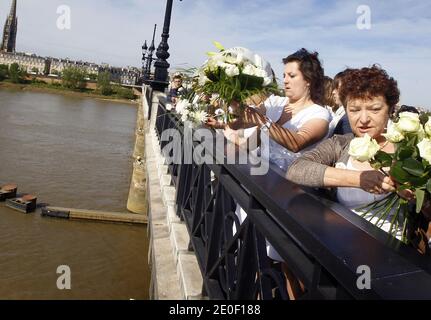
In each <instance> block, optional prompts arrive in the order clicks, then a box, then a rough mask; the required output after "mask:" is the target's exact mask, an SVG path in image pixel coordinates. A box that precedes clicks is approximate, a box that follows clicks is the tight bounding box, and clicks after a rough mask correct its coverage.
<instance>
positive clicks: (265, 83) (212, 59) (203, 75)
mask: <svg viewBox="0 0 431 320" xmlns="http://www.w3.org/2000/svg"><path fill="white" fill-rule="evenodd" d="M214 43H215V45H216V47H217V48H218V49H219V50H220V52H210V53H208V55H209V58H208V60H207V61H206V62H205V63H204V65H203V66H202V67H201V68H200V69H198V70H197V76H196V81H195V84H194V87H193V89H194V91H195V92H196V93H197V94H201V95H205V96H209V97H211V96H216V100H217V105H218V106H219V108H221V109H222V110H223V112H224V115H225V117H224V121H225V122H227V121H229V120H230V116H231V115H232V113H235V110H232V109H231V110H229V107H231V106H237V107H238V106H239V109H240V110H239V111H241V108H242V107H243V106H244V104H245V101H246V100H247V99H248V98H249V97H251V96H254V95H268V94H270V93H279V89H278V87H277V84H276V82H275V79H274V76H273V72H272V69H271V66H270V65H269V63H267V62H266V61H265V60H264V59H263V58H262V57H260V56H259V55H257V54H254V53H253V52H251V51H250V50H248V49H246V48H242V47H234V48H230V49H225V48H223V46H222V45H221V44H220V43H218V42H214ZM226 115H228V116H229V117H228V116H226Z"/></svg>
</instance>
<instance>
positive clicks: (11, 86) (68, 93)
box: [0, 81, 139, 105]
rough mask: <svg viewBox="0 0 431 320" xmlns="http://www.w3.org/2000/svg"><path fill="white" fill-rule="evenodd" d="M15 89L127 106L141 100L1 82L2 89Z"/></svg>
mask: <svg viewBox="0 0 431 320" xmlns="http://www.w3.org/2000/svg"><path fill="white" fill-rule="evenodd" d="M1 88H5V89H15V90H22V91H32V92H43V93H54V94H62V95H65V96H72V97H82V98H93V99H97V100H103V101H110V102H119V103H126V104H133V105H137V104H138V103H139V100H128V99H121V98H113V97H107V96H104V95H100V94H97V93H93V92H88V91H87V92H79V91H72V90H70V89H66V88H63V87H58V88H54V87H47V86H44V85H40V84H31V83H30V84H22V83H11V82H5V81H2V82H0V89H1Z"/></svg>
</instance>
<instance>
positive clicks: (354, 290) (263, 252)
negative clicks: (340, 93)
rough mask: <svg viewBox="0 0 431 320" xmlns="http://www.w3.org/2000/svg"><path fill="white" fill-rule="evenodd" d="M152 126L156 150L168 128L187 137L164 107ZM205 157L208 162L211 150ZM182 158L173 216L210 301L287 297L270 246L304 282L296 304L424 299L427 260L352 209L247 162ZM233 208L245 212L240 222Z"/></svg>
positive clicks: (175, 173)
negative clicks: (366, 274)
mask: <svg viewBox="0 0 431 320" xmlns="http://www.w3.org/2000/svg"><path fill="white" fill-rule="evenodd" d="M155 126H156V131H157V134H158V136H159V138H160V146H161V149H162V151H164V150H166V149H165V147H166V146H167V145H168V144H169V143H172V141H173V140H169V141H164V139H162V137H163V136H162V133H163V132H164V131H165V130H167V129H175V130H178V132H179V134H180V135H181V137H182V138H183V135H184V133H185V128H184V126H183V124H182V123H181V121H178V118H177V116H176V115H175V114H173V113H171V112H169V111H167V110H166V109H165V107H164V104H163V103H159V105H158V109H157V118H156V124H155ZM185 140H187V139H184V141H182V142H181V143H178V142H177V145H176V146H171V148H168V149H169V151H165V156H168V157H172V156H173V152H174V151H173V149H175V148H180V149H181V150H182V151H184V148H185V143H186V142H187V141H185ZM199 144H200V143H199V142H194V143H193V145H192V149H194V148H196V147H197V146H198V145H199ZM201 145H202V144H201ZM223 147H224V148H226V143H225V144H224V145H223ZM204 150H205V153H206V154H207V155H210V156H211V157H212V159H214V157H215V156H214V155H215V149H214V148H210V147H207V146H205V148H204ZM184 157H185V154H184V152H182V155H181V159H182V162H181V164H174V163H171V164H169V165H168V167H169V172H170V174H171V175H172V178H173V182H174V185H175V187H176V190H177V196H176V204H177V214H178V215H179V216H180V217H181V219H183V220H184V221H185V223H186V225H187V229H188V232H189V234H190V239H191V247H192V249H193V250H194V252H195V254H196V257H197V260H198V263H199V266H200V270H201V273H202V277H203V283H204V285H203V293H204V294H205V295H208V297H209V298H211V299H234V300H235V299H261V300H263V299H288V294H287V290H286V281H285V280H286V279H285V272H282V268H281V266H282V264H281V263H274V261H272V260H271V259H269V258H268V256H267V248H266V245H267V241H269V242H270V243H271V244H272V245H273V247H274V248H275V249H276V250H277V252H278V253H279V254H280V255H281V257H282V258H283V260H284V261H285V264H284V265H285V266H288V269H289V270H290V272H291V273H292V274H293V275H294V276H295V278H297V279H298V280H299V281H300V283H301V284H302V286H303V292H304V293H303V295H302V296H301V298H302V299H430V298H431V290H430V288H431V275H430V270H431V261H430V260H429V259H428V258H427V257H424V256H420V255H419V254H417V253H416V252H415V251H414V250H413V249H412V248H410V247H408V246H406V245H404V244H402V243H401V242H399V241H397V240H395V239H393V238H392V237H391V236H389V235H388V234H386V233H385V232H383V231H382V230H380V229H379V228H377V227H375V226H374V225H372V224H370V223H369V222H367V221H365V220H363V219H362V218H361V217H359V216H357V215H356V214H354V213H353V212H351V211H350V210H348V209H346V208H344V207H342V206H340V205H338V204H336V203H333V202H330V201H328V200H326V199H324V198H322V197H320V196H319V194H315V193H313V192H306V191H305V189H303V188H300V187H298V186H297V185H294V184H293V183H291V182H289V181H287V180H285V179H284V178H283V177H281V176H280V175H279V174H277V173H276V172H275V170H272V169H271V168H270V169H269V172H268V173H267V174H266V175H261V176H252V175H250V168H251V165H250V164H245V165H231V164H226V163H224V162H223V161H222V162H221V163H216V162H215V161H214V163H202V164H199V163H198V162H197V161H196V159H194V160H193V162H192V163H189V164H187V163H184V160H185V159H184ZM219 160H220V159H219ZM308 191H310V190H308ZM239 208H242V209H243V210H244V211H245V212H246V213H247V216H246V218H245V220H244V221H243V222H242V223H241V222H240V220H239V218H238V215H237V213H236V212H237V211H238V209H239ZM360 266H368V267H369V268H370V271H371V273H370V279H371V288H370V289H360V288H359V287H358V285H357V281H358V278H359V277H360V276H361V273H357V271H358V267H360Z"/></svg>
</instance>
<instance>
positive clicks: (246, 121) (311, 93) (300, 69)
mask: <svg viewBox="0 0 431 320" xmlns="http://www.w3.org/2000/svg"><path fill="white" fill-rule="evenodd" d="M283 63H284V91H285V97H279V96H274V95H273V96H270V97H269V98H268V99H267V100H265V102H264V103H261V104H260V105H258V106H250V107H247V108H246V110H245V113H244V117H243V119H242V120H240V121H238V123H234V124H233V125H230V126H228V127H227V128H225V135H226V136H228V137H229V138H231V140H234V141H236V142H237V143H238V144H242V141H240V138H238V134H237V133H238V132H237V129H240V128H251V127H255V128H256V129H257V130H256V134H259V135H261V139H260V141H262V144H261V146H260V149H261V150H260V153H261V156H262V158H264V159H265V158H266V159H267V160H269V161H270V162H272V163H274V164H276V165H277V166H278V167H279V168H280V169H281V170H283V171H286V170H287V168H288V166H289V165H290V164H291V163H292V162H293V161H294V160H295V159H296V158H297V157H298V156H300V155H301V154H302V153H303V152H304V151H306V150H309V149H312V148H313V146H314V145H315V144H316V143H317V142H319V141H320V140H322V139H323V138H325V137H326V136H327V134H328V125H329V122H330V120H331V115H330V113H329V111H328V110H327V109H325V108H324V107H322V106H321V104H322V102H323V68H322V66H321V63H320V61H319V59H318V53H317V52H314V53H310V52H308V51H307V50H306V49H304V48H303V49H301V50H298V51H297V52H295V53H293V54H291V55H289V56H288V57H286V58H284V59H283ZM263 135H265V136H266V137H264V136H263ZM268 138H269V139H268Z"/></svg>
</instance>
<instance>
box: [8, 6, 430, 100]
mask: <svg viewBox="0 0 431 320" xmlns="http://www.w3.org/2000/svg"><path fill="white" fill-rule="evenodd" d="M269 3H270V5H268V4H269ZM10 4H11V1H3V2H1V3H0V21H1V23H2V24H3V23H4V21H5V19H6V16H7V13H8V12H9V8H10ZM61 5H67V6H69V7H70V10H71V28H70V30H59V29H58V28H57V26H56V21H57V19H58V17H59V16H60V14H58V13H57V9H58V7H59V6H61ZM165 5H166V1H152V0H151V1H150V0H140V1H138V0H128V1H117V0H99V1H94V2H91V3H88V2H85V1H83V0H74V1H73V2H72V1H70V2H69V1H59V0H46V1H44V2H42V3H40V1H36V0H26V1H25V2H21V1H18V17H19V21H20V26H19V31H18V36H17V43H16V50H17V51H20V52H31V53H36V54H38V55H42V56H56V57H63V58H66V57H68V58H70V59H74V60H83V61H91V62H95V63H99V64H100V63H103V62H105V63H109V64H112V65H122V66H125V65H131V66H138V67H140V66H141V57H142V52H141V46H142V44H143V42H144V40H147V41H149V40H151V36H152V30H153V27H154V24H155V23H157V25H158V28H157V33H156V40H155V43H156V46H157V45H158V44H159V43H160V34H161V31H162V25H163V17H164V11H165ZM361 5H363V4H362V2H361V1H327V2H325V3H324V4H322V3H321V2H319V1H313V0H305V1H271V2H268V1H262V0H255V1H243V0H239V1H235V2H234V3H231V2H228V1H226V0H223V1H201V0H184V1H182V2H180V1H177V0H174V7H173V12H172V21H171V32H170V38H169V46H170V49H169V52H170V54H171V56H170V58H169V59H168V62H169V63H170V64H171V69H170V70H171V71H172V70H173V69H175V68H180V67H185V68H190V67H196V66H199V65H200V64H201V63H203V61H204V60H205V52H207V51H213V50H214V48H213V46H212V41H214V40H217V41H219V42H221V43H222V44H223V45H224V46H225V47H231V46H244V47H247V48H249V49H251V50H253V51H255V52H256V53H258V54H260V55H262V56H263V57H264V58H265V59H266V60H268V61H269V62H270V63H271V65H272V67H273V69H274V70H275V72H276V74H277V77H278V78H282V72H283V65H282V63H281V59H282V58H283V57H285V56H287V55H288V54H290V53H292V52H294V51H296V50H297V49H299V48H301V47H305V48H307V49H310V50H316V51H318V52H319V57H320V58H321V60H322V61H323V65H324V67H325V73H326V74H328V75H329V76H331V77H332V76H334V75H335V74H336V73H337V72H339V71H341V70H343V68H345V67H363V66H369V65H371V64H373V63H378V64H380V65H381V66H382V67H383V68H385V69H386V70H387V71H388V73H389V74H390V75H391V76H393V77H394V78H395V79H397V80H398V83H399V87H400V89H401V93H402V96H401V103H404V104H412V105H419V106H427V107H430V103H429V101H431V92H429V90H428V88H427V82H428V81H427V80H428V79H427V77H426V75H427V74H428V73H429V72H431V66H430V64H429V63H428V60H429V59H430V58H431V49H430V44H431V10H430V9H431V5H430V4H429V3H428V2H427V1H401V0H395V1H369V2H368V3H367V6H368V9H369V11H370V18H371V19H370V28H369V29H360V28H358V26H357V22H358V19H359V20H360V18H361V15H363V13H362V12H363V11H361V10H360V9H361V8H360V6H361ZM35 12H37V14H34V13H35Z"/></svg>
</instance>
